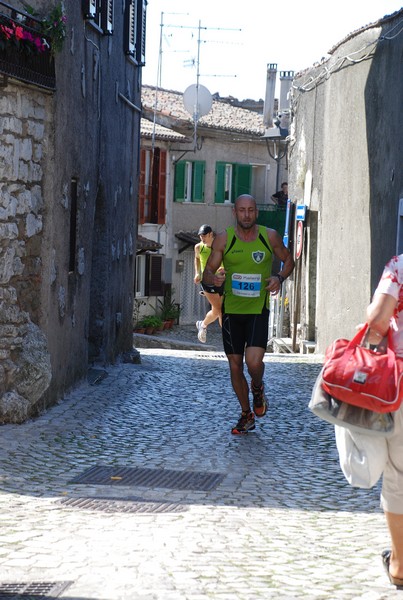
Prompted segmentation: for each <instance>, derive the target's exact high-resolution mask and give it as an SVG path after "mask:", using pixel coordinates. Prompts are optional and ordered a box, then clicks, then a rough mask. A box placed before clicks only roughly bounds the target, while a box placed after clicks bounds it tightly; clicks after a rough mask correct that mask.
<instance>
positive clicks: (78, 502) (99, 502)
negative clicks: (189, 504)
mask: <svg viewBox="0 0 403 600" xmlns="http://www.w3.org/2000/svg"><path fill="white" fill-rule="evenodd" d="M61 504H63V506H70V507H72V508H81V509H85V510H99V511H102V512H107V513H178V512H184V511H185V510H187V508H186V507H185V506H183V505H182V504H177V503H171V502H151V501H150V502H147V501H141V502H138V501H136V502H133V501H132V500H114V499H109V498H63V500H61Z"/></svg>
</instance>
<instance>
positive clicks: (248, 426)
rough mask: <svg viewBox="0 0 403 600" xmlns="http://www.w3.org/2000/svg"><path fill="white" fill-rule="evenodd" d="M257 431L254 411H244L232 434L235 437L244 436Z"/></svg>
mask: <svg viewBox="0 0 403 600" xmlns="http://www.w3.org/2000/svg"><path fill="white" fill-rule="evenodd" d="M253 429H255V415H254V414H253V412H252V411H249V412H245V411H242V414H241V417H240V419H239V421H238V423H237V424H236V425H235V427H233V428H232V429H231V433H233V434H234V435H242V434H245V433H248V431H252V430H253Z"/></svg>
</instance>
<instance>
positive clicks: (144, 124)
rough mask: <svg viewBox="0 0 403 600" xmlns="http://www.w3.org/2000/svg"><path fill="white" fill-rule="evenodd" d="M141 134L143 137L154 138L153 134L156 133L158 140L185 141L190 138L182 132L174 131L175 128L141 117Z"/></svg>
mask: <svg viewBox="0 0 403 600" xmlns="http://www.w3.org/2000/svg"><path fill="white" fill-rule="evenodd" d="M140 134H141V137H142V138H146V139H150V140H151V139H152V137H153V134H155V138H156V139H157V140H167V141H171V140H175V141H179V142H180V141H183V142H188V141H189V138H187V137H186V136H185V135H183V134H182V133H179V132H178V131H174V130H173V129H168V127H163V126H162V125H158V124H157V123H155V125H154V123H153V122H152V121H149V120H148V119H141V123H140Z"/></svg>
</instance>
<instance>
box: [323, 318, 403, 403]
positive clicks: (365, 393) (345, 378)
mask: <svg viewBox="0 0 403 600" xmlns="http://www.w3.org/2000/svg"><path fill="white" fill-rule="evenodd" d="M367 330H368V324H367V323H366V324H365V325H364V326H363V327H362V328H361V329H360V330H359V331H358V333H357V334H356V335H355V337H354V338H353V339H352V340H351V341H349V340H345V339H338V340H335V341H334V342H333V343H332V344H331V345H330V346H329V347H328V348H327V350H326V352H325V362H324V365H323V372H322V387H323V389H324V390H325V392H327V393H328V394H330V395H331V396H332V397H333V398H336V399H337V400H340V401H342V402H346V403H347V404H353V405H354V406H360V407H361V408H366V409H368V410H372V411H374V412H379V413H385V412H394V411H396V410H397V409H398V408H399V407H400V405H401V402H402V400H403V382H402V378H403V360H402V359H400V358H398V357H397V356H396V355H395V353H394V352H393V350H392V343H391V342H392V339H391V336H392V333H391V330H389V332H388V336H387V338H384V340H385V341H386V342H387V343H386V344H385V347H384V352H380V351H379V349H380V346H381V345H379V346H378V349H377V350H372V349H371V348H366V347H365V346H364V345H362V342H363V340H364V337H365V334H366V333H367Z"/></svg>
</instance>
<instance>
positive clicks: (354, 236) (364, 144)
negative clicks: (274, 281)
mask: <svg viewBox="0 0 403 600" xmlns="http://www.w3.org/2000/svg"><path fill="white" fill-rule="evenodd" d="M402 17H403V10H401V11H400V12H399V13H395V14H394V15H391V16H389V17H385V18H383V19H381V20H380V21H379V22H377V23H375V24H373V25H371V26H367V27H366V28H363V29H362V30H359V31H358V32H356V33H355V34H352V35H351V36H349V37H348V38H346V39H345V40H343V41H342V42H340V43H339V44H338V45H337V46H336V47H335V48H334V49H333V51H332V56H331V58H329V59H328V60H327V61H325V62H323V63H322V64H319V65H317V66H315V67H313V68H312V69H309V70H307V71H304V72H302V73H300V74H298V75H297V76H296V78H295V80H294V84H293V115H294V117H293V124H292V135H291V141H290V150H289V157H290V177H289V186H290V191H291V197H292V198H293V200H294V201H295V202H296V203H297V204H305V205H307V206H308V214H307V219H306V221H305V223H304V234H303V240H304V247H303V252H302V255H301V258H300V259H299V260H298V261H297V266H296V270H295V273H294V276H293V277H294V280H295V281H296V282H297V285H296V286H295V294H294V307H293V312H294V314H296V319H297V320H296V323H297V324H299V325H300V327H301V331H302V335H303V337H304V338H305V339H309V340H315V341H316V351H318V352H320V353H322V352H324V351H325V350H326V347H327V346H328V345H329V344H330V343H331V342H332V341H333V340H334V339H336V338H339V337H343V338H351V337H352V336H353V335H354V333H355V331H356V329H355V328H356V326H357V324H358V323H361V322H362V321H363V319H365V310H366V307H367V305H368V303H369V302H370V300H371V296H372V293H373V291H374V289H375V286H376V284H377V282H378V280H379V277H380V275H381V273H382V269H383V266H384V264H385V263H386V261H387V260H388V259H389V258H390V257H391V256H393V255H394V254H395V253H396V232H397V224H398V218H399V217H398V215H399V205H400V199H401V198H402V197H403V171H402V168H401V165H402V161H403V148H402V142H401V139H402V136H401V131H402V127H403V113H402V108H401V99H402V97H403V94H402V89H403V83H402V82H403V79H402V77H401V70H402V51H403V35H402V32H401V21H402Z"/></svg>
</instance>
